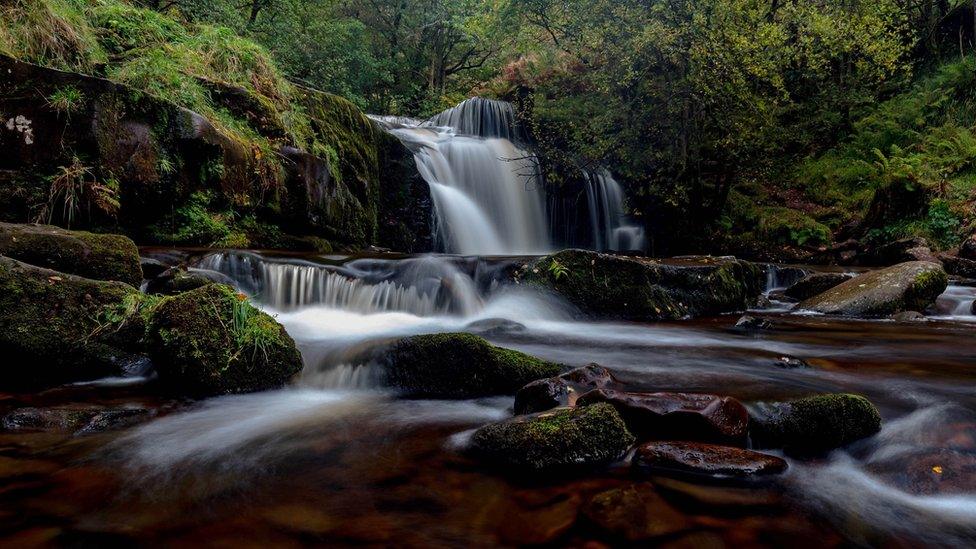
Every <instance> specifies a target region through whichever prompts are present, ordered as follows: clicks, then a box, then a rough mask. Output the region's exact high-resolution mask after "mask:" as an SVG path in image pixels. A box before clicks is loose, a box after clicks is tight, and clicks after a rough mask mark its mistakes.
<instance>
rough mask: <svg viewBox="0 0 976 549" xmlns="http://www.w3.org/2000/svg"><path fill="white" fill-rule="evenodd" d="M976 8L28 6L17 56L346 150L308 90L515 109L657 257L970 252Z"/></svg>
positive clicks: (417, 2)
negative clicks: (606, 186) (915, 243)
mask: <svg viewBox="0 0 976 549" xmlns="http://www.w3.org/2000/svg"><path fill="white" fill-rule="evenodd" d="M974 17H976V11H974V4H973V3H972V2H969V1H968V0H967V1H959V0H918V1H915V0H872V1H866V0H844V1H837V0H817V1H807V0H799V1H793V2H780V1H779V0H772V1H765V2H758V1H753V0H695V1H690V0H623V1H621V0H587V1H568V2H566V1H559V2H556V1H550V0H481V1H476V0H310V1H305V0H301V1H300V0H250V1H243V0H215V1H211V0H206V1H204V0H145V1H136V0H131V1H126V0H12V1H10V2H6V3H4V5H3V6H0V19H2V20H3V21H4V22H5V25H4V26H3V28H2V29H0V50H3V51H4V52H6V53H8V54H10V55H12V56H14V57H17V58H20V59H24V60H28V61H31V62H36V63H40V64H44V65H48V66H53V67H57V68H65V69H70V70H74V71H79V72H84V73H88V74H95V75H98V76H105V77H107V78H109V79H111V80H114V81H118V82H122V83H126V84H128V85H131V86H134V87H136V88H139V89H143V90H146V91H148V92H150V93H152V94H154V95H156V96H160V97H163V98H166V99H170V100H172V101H174V102H176V103H177V104H179V105H181V106H186V107H189V108H191V109H193V110H195V111H197V112H201V113H204V114H207V115H210V116H211V117H213V118H215V119H217V120H220V121H221V122H222V123H223V125H224V126H225V127H226V128H227V129H228V131H231V132H236V134H239V135H241V136H242V137H244V138H247V139H253V141H254V142H255V143H257V144H258V145H259V146H264V145H265V143H264V142H265V141H266V139H265V138H264V137H261V136H259V135H256V134H257V133H261V132H260V131H258V132H256V131H255V129H254V127H253V124H251V125H250V126H249V124H248V123H247V122H246V121H243V122H242V121H241V120H239V119H236V118H235V117H234V116H233V113H228V112H227V111H226V110H225V109H223V108H222V107H221V106H220V105H219V104H218V103H219V102H218V101H215V99H214V94H213V91H212V89H211V88H210V87H208V85H206V83H207V82H223V83H230V84H233V85H237V86H243V87H244V88H245V89H247V90H249V91H251V92H253V93H254V94H255V95H256V97H258V98H259V102H260V103H262V104H264V105H266V106H268V107H269V109H270V110H271V111H272V112H274V113H275V114H276V116H277V117H278V118H279V125H280V127H281V129H282V131H283V132H284V133H285V134H287V135H288V137H289V139H291V140H292V141H293V142H295V143H298V144H301V145H302V146H303V148H304V149H305V150H310V151H313V152H314V153H315V154H318V155H320V156H323V157H329V158H334V157H336V156H337V155H338V153H337V151H336V145H335V144H334V143H327V142H323V140H321V139H317V138H316V137H315V136H314V135H313V134H314V132H312V131H310V130H309V123H308V120H307V118H306V116H305V112H304V111H303V109H302V108H301V107H299V106H298V105H297V102H296V101H295V100H294V95H295V94H296V93H297V92H296V90H300V89H305V88H306V87H309V88H315V89H319V90H324V91H326V92H330V93H333V94H336V95H338V96H341V97H344V98H346V99H348V100H349V101H351V102H352V103H354V104H355V105H356V106H358V107H359V108H360V109H362V110H363V111H364V112H370V113H381V114H397V115H406V116H415V117H422V116H427V115H431V114H433V113H435V112H438V111H440V110H442V109H444V108H447V107H449V106H452V105H454V104H456V103H457V102H459V101H460V100H463V99H465V98H467V97H470V96H472V95H482V96H488V97H497V98H501V99H506V100H510V101H513V102H515V103H516V104H517V106H518V108H519V112H520V115H521V116H522V119H523V121H524V122H525V125H526V127H527V129H528V130H529V134H530V136H531V140H532V142H533V144H534V145H535V147H536V150H538V151H539V152H540V153H542V154H541V156H542V158H544V163H545V169H546V170H545V171H546V174H547V178H546V183H547V184H548V185H552V186H559V185H560V184H561V182H562V181H563V180H564V179H566V174H571V173H578V170H579V169H580V168H592V167H595V166H604V167H607V168H609V169H611V170H612V171H613V172H614V173H615V174H616V175H617V176H618V178H620V179H621V180H622V181H623V182H624V183H625V185H626V186H627V189H628V192H629V195H630V197H631V200H630V207H631V208H632V210H633V213H634V214H635V215H637V216H639V217H640V218H642V219H643V220H644V222H645V223H646V224H647V225H648V228H649V229H650V232H651V234H652V235H653V237H654V238H653V242H652V247H653V249H652V250H651V251H652V252H659V253H660V252H667V251H683V250H684V249H686V248H688V247H696V246H697V247H699V248H701V247H706V248H708V247H710V248H718V249H710V250H704V251H723V250H727V251H735V252H740V253H744V254H752V255H756V254H757V253H759V252H757V250H762V249H767V248H769V247H770V245H772V244H775V245H776V246H775V247H777V248H778V249H779V250H780V252H781V253H784V254H786V255H790V254H792V255H794V256H795V257H799V256H802V255H806V254H808V253H810V252H813V251H815V250H817V249H818V248H823V247H825V246H829V245H831V244H834V243H840V242H843V241H845V240H848V239H851V238H855V239H858V240H861V241H867V242H884V241H889V240H894V239H898V238H902V237H906V236H915V235H919V236H924V237H926V238H928V239H929V240H930V241H932V243H933V244H934V245H935V246H936V247H939V248H943V249H948V248H951V247H953V246H954V245H957V244H958V243H959V241H960V240H961V239H962V238H964V237H965V236H966V235H968V234H969V233H970V232H972V228H973V222H974V216H973V213H972V212H973V201H974V192H976V167H974V164H973V161H974V159H976V136H974V134H973V131H974V123H976V104H974V102H976V97H974V95H973V84H974V80H976V64H974V57H973V51H974V43H973V42H974V41H973V21H974ZM71 100H72V97H71V93H70V90H68V91H66V92H65V93H63V94H61V95H59V96H58V97H52V98H51V102H52V104H60V103H63V104H64V108H66V109H69V108H70V103H71ZM265 134H266V132H265ZM266 156H268V157H269V158H270V157H272V156H273V155H272V154H267V155H266ZM269 161H270V160H269ZM69 168H70V167H69ZM273 169H274V167H273V166H272V167H270V168H268V170H269V171H273ZM272 179H273V178H272ZM195 199H196V201H197V204H198V206H199V205H200V204H203V206H206V203H207V197H206V196H196V198H195ZM184 213H186V212H184ZM191 213H192V212H191ZM184 217H186V216H184ZM217 221H218V222H219V221H220V220H219V219H218V220H217ZM216 233H217V237H220V236H221V231H220V230H217V231H216ZM224 233H227V231H224ZM231 233H232V231H231ZM677 234H681V235H688V234H692V235H694V236H696V237H697V242H700V243H706V242H707V243H709V244H707V245H706V244H696V245H694V246H689V241H688V239H681V242H680V243H677V242H676V239H674V238H673V237H674V235H677ZM223 236H224V237H227V234H223ZM207 238H210V236H207V237H206V238H203V240H207ZM203 240H201V243H210V242H203ZM214 240H215V241H217V240H220V238H216V239H214ZM232 240H233V239H232ZM175 241H179V239H175ZM225 243H226V242H225ZM232 243H233V242H232ZM698 251H701V250H698Z"/></svg>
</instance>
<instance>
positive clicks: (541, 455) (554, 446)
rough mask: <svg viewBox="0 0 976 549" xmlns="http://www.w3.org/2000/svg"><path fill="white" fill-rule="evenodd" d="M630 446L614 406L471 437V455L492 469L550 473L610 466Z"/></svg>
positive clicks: (561, 413)
mask: <svg viewBox="0 0 976 549" xmlns="http://www.w3.org/2000/svg"><path fill="white" fill-rule="evenodd" d="M633 442H634V436H633V435H631V434H630V432H629V431H627V427H626V426H625V425H624V422H623V420H622V419H620V415H619V414H618V413H617V411H616V410H615V409H614V408H613V406H610V405H609V404H597V405H593V406H587V407H585V408H557V409H555V410H551V411H548V412H542V413H540V414H533V415H527V416H517V417H515V418H513V419H510V420H508V421H503V422H501V423H494V424H491V425H487V426H485V427H482V428H481V429H478V430H477V431H476V432H475V433H474V436H473V437H472V439H471V444H472V446H471V449H472V451H473V452H474V454H475V455H477V456H479V457H481V458H483V459H485V460H487V461H489V462H492V463H494V464H496V465H500V466H504V467H514V468H517V469H521V470H527V471H555V470H561V469H567V468H572V467H585V466H595V465H601V464H606V463H610V462H612V461H613V460H615V459H617V458H619V457H620V456H621V455H622V454H623V453H624V452H626V451H627V449H628V448H629V447H630V445H631V444H633Z"/></svg>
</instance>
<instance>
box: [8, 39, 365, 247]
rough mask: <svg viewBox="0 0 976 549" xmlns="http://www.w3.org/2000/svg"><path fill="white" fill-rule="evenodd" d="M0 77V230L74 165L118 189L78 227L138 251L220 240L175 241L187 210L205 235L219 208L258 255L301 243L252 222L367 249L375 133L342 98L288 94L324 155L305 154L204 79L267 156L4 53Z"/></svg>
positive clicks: (208, 124) (109, 85)
mask: <svg viewBox="0 0 976 549" xmlns="http://www.w3.org/2000/svg"><path fill="white" fill-rule="evenodd" d="M0 72H2V73H3V74H4V75H5V78H3V79H2V80H0V112H2V113H3V115H4V119H3V120H2V121H0V146H2V147H3V148H4V150H5V152H6V153H7V154H3V155H0V192H2V193H3V195H4V197H5V198H6V199H5V200H4V201H3V202H2V203H0V220H5V221H22V220H25V219H28V218H29V217H28V215H29V214H31V213H32V212H31V207H33V206H36V205H37V204H42V203H44V202H45V201H47V200H48V197H49V189H50V187H51V183H50V180H51V179H52V178H53V177H54V176H57V175H58V174H60V173H62V168H64V167H71V166H73V165H74V164H73V163H74V162H75V160H74V159H75V157H78V158H81V159H83V163H84V166H82V167H83V168H85V170H87V171H85V173H87V174H89V175H90V176H91V177H90V178H89V179H91V180H92V181H97V182H99V183H107V182H109V181H111V182H112V184H113V185H117V195H116V198H117V201H118V204H117V207H115V208H110V210H113V211H106V212H93V213H92V216H91V217H92V218H91V219H88V216H87V213H88V212H87V211H85V214H86V215H85V219H84V221H85V222H88V223H90V224H91V225H93V226H121V227H123V228H124V230H125V233H126V234H129V235H136V236H137V237H138V238H139V240H140V241H141V242H158V243H166V244H169V243H176V244H182V245H210V244H212V243H213V242H214V240H217V239H220V238H227V236H228V235H227V234H216V235H211V234H200V233H199V232H197V231H193V230H190V229H186V230H185V231H176V230H175V229H176V228H177V227H176V226H177V225H179V226H180V227H185V226H186V224H187V223H186V221H187V220H186V219H182V218H179V216H177V217H174V212H180V211H189V210H192V211H190V213H191V214H192V215H191V216H190V217H193V218H194V219H204V220H205V219H207V218H210V219H211V220H216V221H215V223H210V224H209V225H206V224H205V225H204V226H203V228H204V229H205V228H207V227H209V226H212V225H214V224H217V225H224V224H226V223H225V222H227V220H228V216H227V215H226V214H227V212H228V211H229V210H233V211H234V212H235V213H236V214H237V216H239V217H240V218H241V219H243V218H246V217H250V218H252V219H254V220H255V221H256V223H253V224H252V226H247V225H240V226H236V227H235V228H234V231H238V232H237V233H236V234H237V235H238V236H239V237H240V238H245V239H249V240H250V241H251V243H256V244H255V245H261V246H282V245H288V246H291V245H302V246H307V244H303V243H301V242H299V240H298V239H292V238H287V235H271V236H268V235H265V234H264V232H263V229H260V228H259V227H257V225H262V224H264V225H273V226H274V227H275V228H278V227H280V228H281V229H282V230H283V231H285V232H287V233H289V234H292V235H315V236H317V237H324V238H328V239H334V240H335V241H337V242H340V243H343V244H346V245H349V246H356V247H365V246H368V245H370V244H374V243H375V242H376V233H377V216H378V211H377V210H378V207H379V195H380V190H379V174H380V168H379V164H378V162H379V161H378V158H377V143H376V140H377V138H378V133H379V132H378V131H377V130H376V129H375V128H374V127H373V125H372V123H371V122H370V121H369V119H367V118H366V117H365V116H364V115H363V114H362V113H361V112H360V111H359V110H358V109H357V108H356V107H355V106H354V105H353V104H352V103H350V102H348V101H346V100H344V99H342V98H339V97H336V96H333V95H330V94H325V93H321V92H317V91H313V90H304V91H302V92H301V93H296V94H295V95H296V97H295V98H294V100H295V101H297V102H300V103H301V107H302V109H303V112H304V114H305V115H306V116H307V118H308V120H309V122H310V126H311V127H310V128H309V130H310V132H311V133H313V134H314V135H315V137H316V139H317V140H318V143H319V144H320V145H322V146H320V147H318V148H317V149H316V150H313V151H304V150H301V149H299V148H296V145H297V144H296V143H293V142H291V141H292V138H290V137H288V136H287V135H286V134H285V133H284V132H283V129H282V127H280V115H278V114H277V113H276V112H274V110H273V108H272V109H271V111H270V112H269V111H268V105H266V104H264V103H263V102H262V101H260V100H254V99H255V98H254V97H251V96H250V95H249V94H248V93H247V92H246V90H242V89H237V88H234V87H232V86H229V85H226V84H222V83H217V82H210V81H207V82H204V83H203V85H205V87H207V88H208V91H209V92H210V93H211V98H212V99H213V100H214V101H215V102H217V103H219V104H221V106H222V107H226V108H227V110H228V112H230V113H232V114H233V115H234V116H236V117H237V118H238V119H241V120H248V121H249V122H250V123H251V125H252V126H253V127H254V129H255V131H257V132H258V133H259V134H261V136H262V138H264V139H266V140H267V142H268V143H271V146H273V147H275V150H273V151H272V154H268V151H264V152H262V151H261V150H259V149H260V147H258V146H256V145H255V144H254V143H253V142H248V141H246V140H243V138H242V137H241V135H237V134H234V133H233V132H231V131H227V130H226V129H225V128H224V127H223V126H222V125H221V124H220V123H214V121H212V120H210V119H208V118H207V117H205V116H203V115H202V114H200V113H196V112H193V111H190V110H187V109H184V108H181V107H179V106H177V105H175V104H173V103H170V102H167V101H165V100H162V99H159V98H157V97H155V96H153V95H150V94H147V93H143V92H141V91H139V90H136V89H133V88H130V87H127V86H125V85H121V84H118V83H115V82H111V81H108V80H104V79H101V78H94V77H91V76H86V75H82V74H76V73H70V72H63V71H57V70H53V69H48V68H45V67H40V66H37V65H32V64H29V63H22V62H19V61H16V60H14V59H12V58H10V57H7V56H4V55H0ZM68 89H70V90H75V91H77V92H78V94H79V97H80V98H81V99H80V100H79V104H78V105H75V106H74V107H73V109H72V112H71V113H70V116H68V115H67V113H63V112H58V111H57V109H54V108H51V106H50V105H49V102H48V98H49V97H51V96H52V95H54V94H55V93H57V92H58V91H59V90H68ZM18 120H20V122H17V121H18ZM8 121H9V122H10V124H8ZM8 126H9V127H8ZM326 148H327V149H328V151H326V150H325V149H326ZM79 173H80V172H79ZM201 193H203V194H201ZM199 196H207V197H209V198H208V201H207V205H206V206H205V207H204V206H201V205H200V204H199V202H200V201H199V200H196V201H195V200H194V197H199ZM55 206H56V207H55V208H54V209H53V210H52V211H55V212H60V210H61V205H60V204H57V205H55ZM79 217H82V216H79ZM184 217H186V216H184ZM79 221H80V219H79ZM279 232H280V231H279ZM223 233H227V230H226V227H224V231H223ZM267 239H273V242H271V243H264V242H263V241H264V240H267ZM235 241H236V242H239V241H240V240H239V239H238V240H235Z"/></svg>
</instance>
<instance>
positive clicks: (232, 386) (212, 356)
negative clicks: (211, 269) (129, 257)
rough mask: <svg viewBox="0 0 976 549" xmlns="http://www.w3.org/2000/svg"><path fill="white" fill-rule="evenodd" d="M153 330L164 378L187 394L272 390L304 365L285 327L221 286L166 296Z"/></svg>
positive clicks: (156, 357) (152, 345)
mask: <svg viewBox="0 0 976 549" xmlns="http://www.w3.org/2000/svg"><path fill="white" fill-rule="evenodd" d="M149 332H150V336H149V339H150V348H151V356H152V358H153V362H154V364H155V366H156V370H157V372H158V373H159V379H160V381H161V382H163V383H165V384H167V385H169V386H170V387H173V388H176V389H178V390H179V391H180V392H183V393H188V394H195V395H216V394H225V393H246V392H252V391H261V390H265V389H273V388H275V387H280V386H281V385H283V384H285V383H286V382H287V381H288V380H289V379H291V377H292V376H294V375H295V374H297V373H298V372H300V371H301V369H302V357H301V355H300V354H299V352H298V349H297V348H296V347H295V342H294V341H293V340H292V338H291V337H290V336H289V335H288V333H287V332H285V329H284V327H283V326H281V325H280V324H278V323H277V322H276V321H275V320H274V319H273V318H272V317H270V316H268V315H267V314H266V313H264V312H262V311H260V310H258V309H256V308H254V307H253V306H252V305H251V304H250V303H248V301H247V299H246V297H244V296H243V295H242V294H238V293H236V292H235V291H234V290H233V289H232V288H230V287H228V286H223V285H220V284H211V285H209V286H205V287H203V288H199V289H196V290H193V291H190V292H186V293H182V294H180V295H177V296H174V297H168V298H166V299H164V300H163V301H162V302H160V303H159V304H158V305H157V306H156V307H155V309H154V310H153V312H152V316H151V323H150V328H149Z"/></svg>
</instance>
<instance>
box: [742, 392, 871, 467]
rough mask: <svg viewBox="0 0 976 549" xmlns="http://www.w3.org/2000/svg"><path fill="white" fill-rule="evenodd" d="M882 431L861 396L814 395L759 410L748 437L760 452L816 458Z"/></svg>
mask: <svg viewBox="0 0 976 549" xmlns="http://www.w3.org/2000/svg"><path fill="white" fill-rule="evenodd" d="M880 430H881V414H880V413H879V412H878V409H877V408H875V407H874V405H873V404H871V401H869V400H868V399H866V398H864V397H863V396H860V395H851V394H829V395H817V396H811V397H807V398H802V399H799V400H793V401H790V402H786V403H777V404H773V405H771V406H769V407H766V408H763V409H760V410H759V412H758V413H755V414H753V415H752V417H751V423H750V434H751V436H752V440H753V442H754V443H755V444H757V445H758V446H759V447H761V448H783V449H785V450H786V451H787V452H790V453H794V454H815V453H820V452H824V451H827V450H831V449H833V448H837V447H840V446H844V445H846V444H850V443H851V442H854V441H856V440H859V439H862V438H865V437H869V436H871V435H873V434H875V433H877V432H878V431H880Z"/></svg>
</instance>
